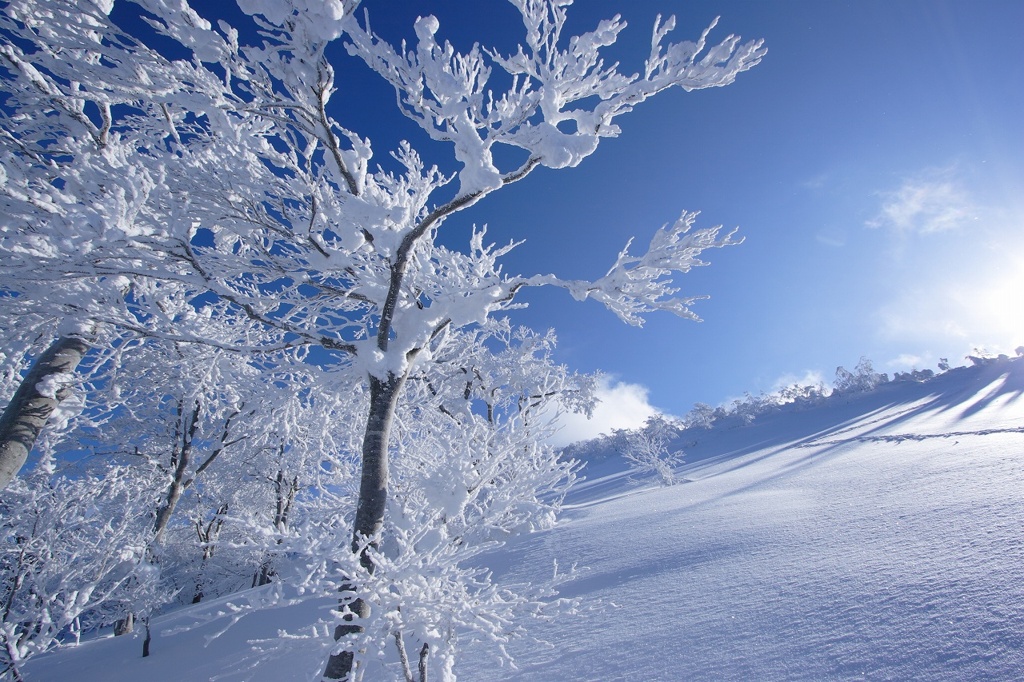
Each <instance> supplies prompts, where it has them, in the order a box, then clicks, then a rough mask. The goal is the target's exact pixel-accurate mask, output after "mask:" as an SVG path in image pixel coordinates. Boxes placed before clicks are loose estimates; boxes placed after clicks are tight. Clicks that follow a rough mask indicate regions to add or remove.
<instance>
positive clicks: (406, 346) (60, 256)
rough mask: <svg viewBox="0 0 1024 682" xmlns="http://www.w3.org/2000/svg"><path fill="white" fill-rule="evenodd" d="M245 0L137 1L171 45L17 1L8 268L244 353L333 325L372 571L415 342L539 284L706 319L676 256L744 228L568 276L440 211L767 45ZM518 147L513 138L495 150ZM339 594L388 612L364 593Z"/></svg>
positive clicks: (5, 119)
mask: <svg viewBox="0 0 1024 682" xmlns="http://www.w3.org/2000/svg"><path fill="white" fill-rule="evenodd" d="M239 4H240V6H241V8H242V9H243V11H244V12H246V13H247V14H248V15H250V16H251V17H252V19H253V20H254V22H255V23H256V25H257V26H258V27H259V29H260V40H261V43H260V44H245V41H244V40H243V39H242V37H241V35H240V33H239V32H238V31H236V30H235V29H233V28H232V27H230V26H228V25H227V24H225V23H223V22H220V23H218V25H217V27H216V28H214V27H213V26H212V25H211V23H210V22H208V21H207V20H206V19H204V18H203V17H201V16H200V15H199V14H198V13H197V12H196V11H195V10H193V9H192V8H191V7H190V6H189V5H188V3H187V2H186V1H185V0H178V1H176V2H161V1H159V0H136V1H135V5H136V6H137V7H138V8H139V9H140V10H141V11H142V13H143V14H144V16H145V17H146V19H147V21H149V23H150V26H151V27H152V28H153V29H154V30H155V31H156V33H158V34H160V41H154V45H160V48H159V49H157V48H155V47H151V46H149V45H147V44H146V39H147V38H146V37H145V36H142V35H130V34H128V33H126V32H125V31H124V30H123V29H122V28H120V27H119V26H117V25H116V24H115V23H114V22H113V21H112V20H111V18H110V14H109V13H110V10H111V8H112V7H113V2H112V1H111V0H96V1H95V2H70V1H69V0H47V1H46V2H42V1H40V0H11V1H10V2H8V3H7V4H6V5H5V7H4V8H3V11H2V19H0V22H2V23H0V32H2V33H3V36H4V39H5V42H4V44H3V45H2V47H0V62H2V64H3V66H4V67H5V69H6V77H5V79H4V87H5V92H6V93H7V99H6V100H5V107H4V112H3V116H2V117H0V130H2V135H0V143H2V144H3V145H4V150H3V155H4V156H3V166H2V169H3V170H2V177H0V193H2V195H3V201H4V204H5V208H6V209H7V213H6V215H5V217H4V219H3V227H2V231H0V249H2V252H3V255H4V257H3V259H0V261H2V263H3V264H2V266H0V290H3V291H11V292H14V295H15V296H16V297H19V298H22V299H25V300H28V301H36V302H41V301H46V302H47V304H46V305H47V306H50V307H51V308H53V309H54V310H57V309H58V308H59V309H60V310H61V311H66V312H72V311H73V312H74V313H75V315H76V316H77V317H76V319H81V320H87V321H89V322H90V323H92V324H97V325H109V326H112V327H115V328H118V329H124V330H130V331H132V332H133V333H135V334H137V335H139V336H157V337H160V338H163V339H165V340H172V341H178V342H187V341H197V342H202V343H205V344H207V345H212V346H217V347H220V348H225V349H231V350H235V351H240V352H260V353H273V352H275V351H279V350H281V349H284V348H288V347H296V346H307V347H308V346H312V347H317V348H320V349H323V351H325V353H326V354H328V355H333V356H334V358H335V361H336V362H337V363H338V364H339V365H340V366H344V367H347V368H349V369H350V370H351V371H352V372H354V373H356V374H357V375H358V376H360V377H362V379H363V381H364V382H365V386H366V391H367V395H368V399H367V419H366V421H365V428H364V430H363V434H362V437H361V442H360V450H361V483H360V488H359V495H358V502H357V505H356V510H355V519H354V523H353V525H352V538H351V549H352V550H353V551H354V552H355V553H356V554H357V555H358V557H359V563H360V565H361V566H362V568H363V574H364V575H372V574H373V572H374V571H375V569H376V566H377V563H375V560H374V557H375V556H380V553H379V549H380V543H381V542H382V540H383V537H382V531H383V529H384V525H385V519H386V512H387V509H388V496H389V491H390V480H391V478H392V475H393V466H392V464H391V462H390V456H391V451H390V443H391V435H392V427H393V424H394V419H395V416H396V411H397V410H398V408H399V404H400V402H401V400H402V397H403V395H405V391H406V388H407V384H408V382H409V380H410V378H411V377H412V376H413V375H414V374H415V373H416V372H418V371H419V370H418V366H419V365H421V364H422V363H428V362H430V361H431V358H435V357H442V356H444V355H445V353H446V352H447V347H448V345H449V344H453V343H460V342H461V341H460V340H461V339H463V337H462V336H461V335H460V334H457V333H455V332H458V331H461V330H464V329H472V328H473V327H475V326H477V325H481V324H483V323H485V322H486V321H487V320H488V319H489V318H491V317H493V316H494V315H496V314H498V313H501V312H502V311H505V310H508V309H510V308H511V307H513V306H514V305H515V297H516V295H517V293H518V292H519V291H520V290H522V289H523V288H524V287H527V286H557V287H562V288H565V289H567V290H568V291H569V292H570V293H571V294H572V296H573V297H574V298H576V299H579V300H582V299H586V298H593V299H595V300H598V301H600V302H601V303H603V304H604V305H605V306H607V307H608V308H609V309H610V310H611V311H612V312H614V313H615V314H616V315H617V316H619V317H620V318H621V319H622V320H623V321H625V322H627V323H630V324H641V323H642V321H643V318H644V316H645V315H646V314H648V313H650V312H652V311H655V310H664V311H668V312H671V313H674V314H676V315H679V316H682V317H685V318H695V314H694V313H693V312H692V310H691V304H692V303H693V301H694V300H695V299H694V298H693V297H679V296H677V293H678V291H677V289H676V288H675V287H674V286H673V285H672V279H671V278H672V276H673V274H674V273H685V272H687V271H688V270H689V269H690V268H692V267H694V266H698V265H702V264H703V263H702V262H701V261H700V260H699V256H700V254H701V252H702V251H703V250H705V249H708V248H714V247H720V246H724V245H727V244H733V243H736V240H734V239H733V238H732V235H731V234H729V235H726V236H720V228H719V227H714V228H706V229H699V230H694V229H693V225H694V222H695V219H696V214H694V213H684V214H683V215H682V216H681V217H680V219H679V220H678V221H676V222H675V223H673V224H671V225H666V226H664V227H663V228H661V229H659V230H657V231H656V232H655V234H654V236H653V238H652V239H651V241H650V243H649V245H648V246H647V248H646V249H643V250H642V252H641V253H640V254H633V253H631V252H630V250H629V247H628V245H627V248H626V249H624V250H623V251H622V252H621V253H620V254H619V256H618V258H617V259H616V260H615V262H614V263H613V264H612V266H611V268H610V269H609V270H608V272H607V273H606V274H605V275H604V276H602V277H599V278H597V279H594V280H593V281H578V280H572V281H569V280H564V279H560V278H559V277H557V276H555V275H525V276H518V275H507V274H505V273H503V272H502V270H501V268H500V266H499V259H500V258H501V257H502V256H503V255H504V254H505V253H507V251H508V249H509V248H511V246H506V247H495V246H493V245H489V244H487V243H486V242H485V239H484V231H483V230H482V229H477V230H474V232H473V234H472V237H471V239H470V242H469V243H468V244H467V246H466V249H465V251H463V252H460V251H454V250H452V249H450V248H449V247H446V246H443V245H442V244H441V242H440V241H439V238H438V236H439V234H440V232H441V230H442V229H443V227H444V223H445V221H446V220H447V219H448V218H449V217H450V216H452V215H453V214H455V213H456V212H458V211H460V210H462V209H465V208H466V207H468V206H471V205H474V204H476V203H478V202H480V201H482V200H484V199H485V198H486V197H487V196H488V195H490V194H491V193H493V192H496V191H498V190H500V189H501V188H502V187H504V186H506V185H508V184H510V183H513V182H518V181H521V180H523V179H524V178H526V177H527V176H528V175H529V174H530V173H531V172H532V171H534V170H535V169H537V168H539V167H548V168H556V169H557V168H567V167H572V166H576V165H578V164H579V163H580V162H581V161H582V160H583V159H584V158H586V157H587V156H589V155H590V154H591V153H593V152H594V151H595V150H596V148H597V146H598V143H599V142H600V140H601V139H602V138H606V137H613V136H616V135H618V134H619V128H618V127H617V125H616V120H617V119H618V117H619V116H621V115H623V114H625V113H628V112H630V111H631V110H632V109H633V108H634V107H635V106H637V105H638V104H640V103H642V102H643V101H645V100H646V99H647V98H649V97H651V96H653V95H655V94H657V93H659V92H661V91H663V90H666V89H668V88H672V87H675V86H679V87H681V88H683V89H685V90H694V89H701V88H707V87H715V86H722V85H727V84H729V83H731V82H732V81H733V80H734V79H735V77H736V76H737V74H739V73H740V72H742V71H745V70H747V69H749V68H751V67H752V66H754V65H755V64H757V63H758V62H759V61H760V59H761V57H762V55H763V54H764V49H763V47H762V45H761V43H760V42H757V41H755V42H750V43H745V44H741V43H740V41H739V39H738V38H737V37H735V36H729V37H727V38H726V39H725V40H723V41H722V42H721V43H719V44H717V45H714V44H712V43H709V42H708V36H709V33H710V31H711V29H712V28H713V27H714V24H713V25H712V26H710V27H708V28H707V29H706V30H705V31H703V32H702V33H701V35H700V37H699V38H698V39H697V40H696V41H684V42H680V43H671V44H667V43H666V37H667V35H668V34H669V32H670V31H672V30H673V29H674V27H675V20H674V19H673V18H669V19H668V20H665V21H662V20H661V19H660V18H659V19H658V20H657V21H656V22H655V26H654V31H653V36H652V40H651V51H650V53H649V55H648V57H647V59H646V61H645V62H644V65H643V68H642V70H641V71H640V72H638V73H635V74H629V73H623V72H621V71H620V70H619V68H618V65H617V64H611V65H609V64H606V63H605V62H604V61H603V60H602V59H601V57H600V53H601V50H602V49H603V48H606V47H608V46H610V45H611V44H612V43H614V42H615V40H616V39H617V37H618V35H619V33H620V32H621V31H622V30H623V29H624V28H625V24H624V22H622V21H621V19H619V18H618V17H616V18H613V19H610V20H606V21H602V22H600V24H599V25H598V26H597V27H596V28H595V29H594V30H593V31H590V32H587V33H584V34H581V35H579V36H574V37H570V36H568V35H566V33H565V25H566V12H567V8H568V6H569V5H570V3H569V2H568V1H566V0H513V1H512V4H513V5H514V6H515V8H516V9H517V10H518V11H519V13H520V15H521V17H522V20H523V26H524V31H525V41H524V44H522V45H520V46H519V47H518V48H517V49H516V50H515V51H514V52H512V53H503V52H499V51H498V50H490V49H486V48H483V47H481V46H479V45H474V46H473V47H472V49H470V50H469V51H468V52H460V51H458V50H456V49H455V48H454V47H453V46H452V45H451V44H450V43H448V42H447V41H443V40H440V39H439V38H438V35H439V33H440V26H439V22H438V21H437V19H435V18H434V17H432V16H426V17H422V18H420V19H419V20H417V22H416V23H415V26H414V27H413V28H414V32H415V40H414V42H413V43H411V44H404V43H403V45H402V46H401V47H395V46H393V45H391V44H389V43H388V42H386V41H385V40H383V39H382V38H380V37H379V36H378V35H376V34H375V33H374V32H373V31H372V29H371V27H370V23H369V18H368V16H366V15H363V16H360V15H358V14H357V13H356V11H355V10H356V8H357V6H358V4H359V2H358V0H330V1H328V2H319V1H318V2H310V1H308V0H266V1H260V0H245V1H242V2H240V3H239ZM168 39H169V40H170V41H171V43H173V44H174V47H173V49H172V48H170V47H168V42H167V40H168ZM339 39H343V40H344V44H345V46H346V48H347V50H348V51H349V53H350V54H351V55H353V56H355V57H357V58H358V59H360V60H361V61H362V62H363V63H364V64H365V65H366V66H367V67H368V68H369V69H370V70H371V71H373V72H374V73H376V74H378V75H379V76H380V77H382V78H383V79H385V80H386V81H387V82H388V83H390V84H391V85H392V86H393V87H394V89H395V92H396V95H397V101H398V106H399V108H400V110H401V111H402V113H403V114H405V115H406V116H407V117H408V118H409V119H410V120H412V121H413V122H415V123H416V124H417V125H418V126H419V127H420V128H421V130H422V131H424V132H425V133H426V135H428V136H429V137H430V138H431V139H433V140H434V141H436V142H438V143H441V144H444V145H447V146H448V148H449V149H450V152H451V155H452V158H453V162H454V164H455V165H456V166H457V171H456V172H455V173H454V174H450V175H449V174H446V173H444V172H442V171H441V170H439V168H438V167H437V166H435V165H432V164H431V163H430V162H429V161H426V160H424V159H423V158H422V157H421V155H420V154H419V153H418V152H417V151H416V150H415V149H414V148H413V147H412V145H411V144H409V143H402V144H400V145H399V147H398V148H397V149H395V150H394V151H393V152H392V153H391V156H390V159H384V161H383V162H381V165H379V166H373V165H371V161H373V159H374V157H373V150H372V146H371V141H370V140H369V139H368V138H366V137H364V136H362V135H360V134H359V133H358V132H356V131H353V130H351V129H349V128H348V127H347V126H346V125H345V123H344V120H345V118H346V109H345V107H346V106H349V107H352V106H365V103H353V102H338V101H336V100H334V99H332V98H333V96H334V94H335V92H336V90H337V87H336V85H335V75H336V74H335V68H334V66H333V65H332V64H331V63H330V61H329V60H328V59H327V58H326V56H325V50H326V48H327V47H328V45H329V44H330V43H331V42H332V41H335V40H339ZM182 55H184V56H182ZM494 74H502V78H498V77H497V76H495V77H493V78H492V75H494ZM502 149H506V150H508V149H511V150H513V151H515V152H516V154H518V158H519V159H520V160H519V161H516V162H514V163H512V164H511V165H510V166H508V167H504V166H502V164H501V163H499V161H498V159H504V158H506V155H505V154H499V153H497V152H498V151H499V150H502ZM513 156H516V155H515V154H514V155H513ZM121 278H124V279H121ZM26 282H31V283H32V284H31V286H30V285H28V284H26ZM68 282H73V283H74V284H75V286H73V287H71V286H67V283H68ZM111 282H115V283H116V286H115V290H114V291H113V293H111V292H110V286H111ZM169 297H170V298H169ZM169 300H171V301H173V302H174V305H173V306H169V305H168V301H169ZM214 318H216V319H221V320H228V319H237V320H241V321H244V324H239V325H238V326H237V328H236V329H235V331H234V332H233V333H229V334H223V333H222V332H218V333H215V334H214V333H211V332H210V329H209V328H208V327H207V326H206V325H205V324H204V320H209V319H214ZM223 328H224V326H223V325H221V326H219V327H218V329H221V330H222V329H223ZM359 589H361V588H360V587H359V586H358V585H357V594H359V592H358V590H359ZM345 608H347V609H348V612H349V613H350V614H351V615H352V616H354V617H355V618H357V619H359V620H361V621H365V620H366V619H367V618H369V617H370V615H371V614H370V611H369V609H368V603H367V602H366V601H365V600H364V599H362V598H359V597H358V596H357V597H356V598H355V599H354V600H353V601H351V602H348V603H347V604H346V607H345ZM346 627H347V628H348V630H351V627H349V626H343V627H342V629H341V630H339V632H342V631H348V630H346ZM352 627H358V626H352ZM351 654H352V648H351V645H350V644H349V643H346V642H340V643H339V648H338V651H337V652H336V655H335V656H333V657H332V659H331V661H330V662H329V664H328V668H327V672H326V676H327V677H328V678H332V679H338V678H341V677H344V676H346V675H348V674H349V673H350V672H351V670H350V666H351V660H352V656H351Z"/></svg>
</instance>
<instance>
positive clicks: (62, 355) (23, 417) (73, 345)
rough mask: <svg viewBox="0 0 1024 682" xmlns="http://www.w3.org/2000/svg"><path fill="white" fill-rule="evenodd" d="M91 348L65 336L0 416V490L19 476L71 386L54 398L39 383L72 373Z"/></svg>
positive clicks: (41, 359)
mask: <svg viewBox="0 0 1024 682" xmlns="http://www.w3.org/2000/svg"><path fill="white" fill-rule="evenodd" d="M88 350H89V344H87V343H86V342H85V341H83V340H82V339H79V338H75V337H72V336H62V337H61V338H59V339H57V340H56V341H54V342H53V344H51V345H50V347H49V348H47V349H46V351H45V352H44V353H43V354H42V355H40V356H39V358H38V359H37V360H36V361H35V364H33V365H32V368H31V369H30V370H29V372H28V375H27V376H26V377H25V380H24V381H22V382H21V386H19V387H18V390H17V391H16V392H15V394H14V397H13V398H11V402H10V403H8V405H7V408H6V409H4V413H3V416H2V417H0V490H3V489H4V488H6V487H7V485H8V484H9V483H10V482H11V481H12V480H13V479H14V477H15V476H17V475H18V472H19V471H21V468H22V467H23V466H24V465H25V462H26V461H27V460H28V454H29V452H31V451H32V446H33V445H34V444H35V442H36V439H37V438H38V437H39V433H40V432H41V431H42V430H43V427H44V426H46V421H47V420H48V419H49V418H50V415H51V414H53V411H54V410H55V409H57V405H59V404H60V402H61V401H62V400H64V398H66V397H67V396H68V393H70V390H69V389H68V388H66V387H65V388H59V389H58V390H57V391H55V392H54V394H53V397H51V396H47V395H43V394H42V393H40V392H39V389H38V386H39V384H40V382H42V381H43V380H44V379H46V377H50V376H55V375H65V376H67V375H70V374H72V373H73V372H74V371H75V369H76V368H77V367H78V363H80V362H81V361H82V357H83V356H84V355H85V353H86V352H87V351H88Z"/></svg>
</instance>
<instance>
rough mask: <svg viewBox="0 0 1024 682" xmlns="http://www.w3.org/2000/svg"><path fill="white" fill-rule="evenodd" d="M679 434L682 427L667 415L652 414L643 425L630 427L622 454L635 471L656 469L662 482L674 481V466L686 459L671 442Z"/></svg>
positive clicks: (656, 473)
mask: <svg viewBox="0 0 1024 682" xmlns="http://www.w3.org/2000/svg"><path fill="white" fill-rule="evenodd" d="M678 436H679V429H678V428H677V427H675V426H674V425H672V424H670V423H669V422H668V421H666V420H665V418H664V417H661V416H654V417H649V418H648V419H647V423H646V424H644V427H643V428H642V429H637V430H635V431H630V432H629V433H628V434H627V435H626V447H625V448H624V449H623V450H622V456H623V457H625V458H626V461H627V462H629V465H630V467H631V468H632V469H633V470H634V471H636V472H638V473H653V474H655V475H657V477H658V481H659V482H660V483H661V484H662V485H674V484H675V483H676V472H675V469H676V468H677V467H679V466H681V465H682V464H683V461H684V460H683V453H682V452H681V451H673V450H671V449H670V447H669V446H670V445H671V443H672V441H673V440H674V439H675V438H677V437H678Z"/></svg>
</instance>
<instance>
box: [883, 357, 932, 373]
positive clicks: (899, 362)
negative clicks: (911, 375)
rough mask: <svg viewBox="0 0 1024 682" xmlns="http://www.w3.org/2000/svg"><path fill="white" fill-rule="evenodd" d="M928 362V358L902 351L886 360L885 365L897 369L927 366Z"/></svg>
mask: <svg viewBox="0 0 1024 682" xmlns="http://www.w3.org/2000/svg"><path fill="white" fill-rule="evenodd" d="M928 364H929V362H928V360H926V359H925V358H923V357H921V356H920V355H914V354H913V353H903V354H901V355H899V356H897V357H895V358H893V359H892V360H888V361H886V363H885V366H886V367H887V368H889V369H897V370H908V369H921V368H923V367H927V366H928Z"/></svg>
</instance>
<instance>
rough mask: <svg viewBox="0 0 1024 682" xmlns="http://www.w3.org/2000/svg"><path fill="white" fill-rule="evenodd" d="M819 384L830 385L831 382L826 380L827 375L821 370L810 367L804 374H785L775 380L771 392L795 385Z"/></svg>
mask: <svg viewBox="0 0 1024 682" xmlns="http://www.w3.org/2000/svg"><path fill="white" fill-rule="evenodd" d="M818 384H825V385H826V386H828V385H829V382H827V381H825V377H824V376H822V374H821V372H819V371H817V370H814V369H808V370H805V371H804V373H803V374H792V373H790V374H783V375H782V376H781V377H779V378H778V379H776V380H775V383H774V384H772V390H771V393H777V392H779V391H781V390H782V389H784V388H789V387H790V386H793V385H796V386H817V385H818Z"/></svg>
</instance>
